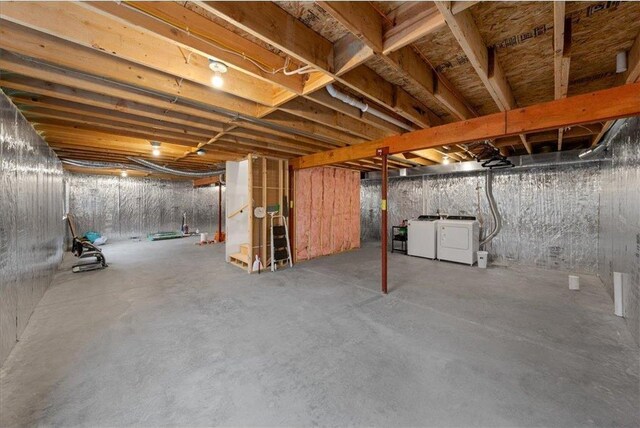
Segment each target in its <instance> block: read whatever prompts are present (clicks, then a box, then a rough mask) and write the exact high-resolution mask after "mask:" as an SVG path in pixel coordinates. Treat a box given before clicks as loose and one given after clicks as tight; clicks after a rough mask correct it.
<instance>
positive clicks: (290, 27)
mask: <svg viewBox="0 0 640 428" xmlns="http://www.w3.org/2000/svg"><path fill="white" fill-rule="evenodd" d="M198 4H201V5H202V6H203V7H204V8H205V9H206V10H208V11H210V12H211V13H214V14H216V15H217V16H219V17H221V18H223V19H225V20H226V21H228V22H230V23H231V24H233V25H235V26H237V27H239V28H241V29H242V30H244V31H247V32H248V33H250V34H251V35H253V36H254V37H257V38H259V39H260V40H263V41H265V42H266V43H269V44H270V45H272V46H275V47H277V48H278V49H280V50H282V51H283V52H285V53H287V54H288V55H291V56H292V57H294V58H297V59H299V60H300V61H302V62H304V63H306V64H309V65H311V66H314V67H316V68H317V69H319V70H321V71H324V72H326V73H328V74H329V75H330V76H331V77H332V78H336V79H338V80H339V81H340V82H341V83H343V84H345V85H347V86H349V87H350V88H351V89H353V90H355V91H357V92H358V93H361V94H362V95H364V96H366V97H370V98H372V99H373V100H375V101H377V102H379V103H380V104H381V105H383V106H385V107H386V108H389V109H391V110H392V111H396V113H398V114H400V115H402V116H403V117H404V118H406V119H407V120H410V121H412V122H413V123H416V124H424V123H431V122H434V121H438V117H437V116H436V115H435V114H433V112H431V111H430V110H429V108H428V107H427V106H426V105H424V104H423V103H421V102H420V101H419V100H416V99H415V98H413V97H412V96H411V95H409V94H408V93H406V92H405V93H404V94H401V96H402V99H403V100H409V101H410V102H408V104H410V105H411V108H410V110H409V111H399V109H398V105H397V104H396V103H394V102H393V92H394V90H396V91H398V92H404V91H403V90H402V89H401V88H399V87H396V86H395V85H392V84H391V83H389V82H387V81H386V80H384V79H383V78H382V77H380V76H378V75H377V74H376V73H374V72H373V71H371V70H370V69H368V68H367V67H365V66H362V65H359V66H357V67H356V66H355V64H357V63H360V61H361V60H364V59H366V57H367V55H369V54H368V51H366V50H365V52H364V53H363V52H362V50H363V49H362V48H361V47H356V48H350V49H348V50H350V52H354V55H356V56H357V57H358V59H357V60H355V61H352V60H350V59H347V58H342V59H341V72H343V71H345V70H349V71H347V72H346V73H344V74H342V75H340V76H338V75H337V74H336V69H335V67H334V64H335V61H334V58H335V55H334V54H336V49H335V47H334V46H333V45H332V44H331V43H330V42H329V41H328V40H326V39H325V38H323V37H322V36H320V35H319V34H317V33H315V32H314V31H312V30H311V29H310V28H308V27H306V26H305V25H304V24H302V23H301V22H299V21H298V20H296V19H295V18H294V17H293V16H291V15H289V14H288V13H287V12H285V11H284V10H282V9H281V8H279V7H278V6H276V5H275V4H273V3H269V2H254V3H250V4H249V3H238V2H236V3H234V2H198ZM367 6H368V5H366V4H361V5H357V6H353V5H352V6H347V5H342V6H335V8H340V11H341V13H344V10H345V9H349V8H367ZM327 7H329V6H327ZM333 8H334V6H331V10H334V9H333ZM422 8H423V9H424V5H423V6H422ZM366 14H367V16H369V17H370V18H371V19H373V15H372V13H371V11H370V10H369V12H366ZM341 19H343V20H345V21H346V19H347V18H345V17H342V18H341ZM349 20H350V21H353V22H355V20H356V18H354V17H351V18H349ZM353 22H352V23H351V24H349V25H350V26H352V27H353V26H354V24H353ZM283 29H284V30H283ZM367 31H368V32H369V31H371V30H367ZM359 32H362V31H359ZM354 38H355V37H354ZM354 38H350V39H348V40H349V41H352V42H356V46H357V43H362V42H361V41H360V40H358V39H357V38H355V40H354ZM341 46H342V48H343V49H346V48H347V45H341ZM369 49H371V48H369ZM371 53H373V49H371ZM361 54H363V55H361ZM338 55H340V53H338ZM347 64H348V65H347ZM326 83H330V81H326V82H325V84H326ZM379 87H383V88H382V91H383V92H384V97H382V98H381V97H380V95H381V94H380V92H381V91H380V90H378V88H379ZM285 99H286V98H285ZM404 106H405V107H406V105H404ZM421 126H422V125H421Z"/></svg>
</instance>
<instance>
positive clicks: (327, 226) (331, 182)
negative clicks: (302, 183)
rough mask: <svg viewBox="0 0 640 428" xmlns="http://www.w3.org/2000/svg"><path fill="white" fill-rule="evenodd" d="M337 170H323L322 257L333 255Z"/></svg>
mask: <svg viewBox="0 0 640 428" xmlns="http://www.w3.org/2000/svg"><path fill="white" fill-rule="evenodd" d="M335 171H336V170H335V168H323V183H322V186H323V188H324V198H323V199H324V200H323V205H322V255H323V256H326V255H329V254H331V253H333V233H332V224H331V219H332V218H333V201H334V198H335V195H336V193H339V192H336V184H335V183H336V180H335Z"/></svg>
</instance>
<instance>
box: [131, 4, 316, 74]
mask: <svg viewBox="0 0 640 428" xmlns="http://www.w3.org/2000/svg"><path fill="white" fill-rule="evenodd" d="M125 3H126V4H127V6H130V7H132V8H134V9H136V10H139V11H140V12H143V13H145V14H147V15H149V16H151V17H153V18H156V19H158V20H160V21H163V22H165V23H166V24H169V25H171V26H172V27H175V28H178V29H180V30H182V31H185V32H187V34H189V35H190V36H193V37H196V38H198V39H200V40H202V41H204V42H207V43H213V44H215V45H216V47H217V48H218V49H220V50H222V51H223V52H226V53H229V54H232V55H236V56H237V57H239V58H242V59H243V60H245V61H248V62H250V63H251V64H253V65H255V66H256V67H257V68H259V69H260V70H261V71H262V72H264V73H267V74H272V75H274V74H278V73H280V72H282V73H283V74H285V75H286V76H292V75H295V74H305V73H311V72H313V71H314V70H313V69H312V68H311V67H310V66H308V65H306V66H302V67H299V68H297V69H295V70H291V71H289V70H288V67H289V65H290V62H291V58H289V56H287V57H286V58H285V60H284V65H283V66H282V67H279V68H273V67H271V68H269V66H268V64H265V63H263V62H261V61H259V60H257V59H253V58H251V57H249V56H248V55H247V54H246V53H245V52H238V51H236V50H233V49H231V48H230V47H229V46H225V45H224V44H223V43H221V42H220V41H218V40H214V39H211V38H210V37H208V36H206V35H204V34H202V33H200V32H197V31H193V30H192V29H190V28H189V27H186V26H183V25H181V24H179V23H177V22H175V21H173V20H172V19H171V18H169V17H167V16H158V15H157V14H155V13H153V12H151V11H150V10H148V9H145V8H144V7H143V6H141V5H140V4H133V3H131V2H125Z"/></svg>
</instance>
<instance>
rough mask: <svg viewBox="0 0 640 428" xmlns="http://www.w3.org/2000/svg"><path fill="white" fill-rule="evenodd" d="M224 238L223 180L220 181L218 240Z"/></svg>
mask: <svg viewBox="0 0 640 428" xmlns="http://www.w3.org/2000/svg"><path fill="white" fill-rule="evenodd" d="M220 239H222V182H220V181H218V240H220Z"/></svg>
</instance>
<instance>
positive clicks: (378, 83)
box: [338, 65, 440, 127]
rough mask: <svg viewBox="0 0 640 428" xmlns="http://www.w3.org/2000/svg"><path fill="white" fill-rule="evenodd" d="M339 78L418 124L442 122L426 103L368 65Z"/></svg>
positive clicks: (423, 125)
mask: <svg viewBox="0 0 640 428" xmlns="http://www.w3.org/2000/svg"><path fill="white" fill-rule="evenodd" d="M338 80H339V81H340V82H341V83H343V84H345V85H347V86H348V87H349V88H351V89H352V90H354V91H356V92H358V93H360V94H362V95H364V96H366V97H369V98H371V99H372V100H374V101H376V102H377V103H379V104H381V105H383V106H385V107H386V108H389V109H390V110H392V111H395V112H396V113H397V114H399V115H400V116H402V117H404V118H405V119H407V120H409V121H411V122H413V123H415V124H416V125H419V126H421V127H425V126H432V125H435V124H437V123H440V118H439V117H438V116H436V115H435V114H434V113H433V112H432V111H431V110H429V108H428V107H427V106H426V105H424V104H423V103H422V102H420V101H418V100H416V99H415V98H414V97H413V96H411V95H409V94H408V93H407V92H406V91H405V90H404V89H402V88H400V87H398V86H396V85H393V84H391V83H389V82H387V81H386V80H384V79H383V78H382V77H380V76H379V75H378V74H376V73H375V72H374V71H373V70H371V69H370V68H368V67H366V66H363V65H362V66H359V67H357V68H355V69H353V70H351V71H349V72H347V73H345V74H344V75H342V76H340V77H339V78H338Z"/></svg>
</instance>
